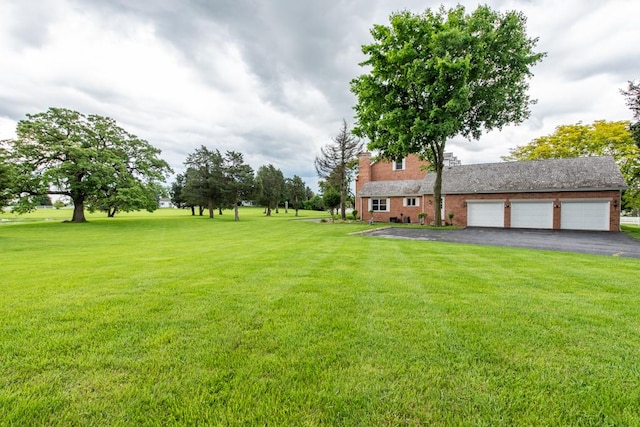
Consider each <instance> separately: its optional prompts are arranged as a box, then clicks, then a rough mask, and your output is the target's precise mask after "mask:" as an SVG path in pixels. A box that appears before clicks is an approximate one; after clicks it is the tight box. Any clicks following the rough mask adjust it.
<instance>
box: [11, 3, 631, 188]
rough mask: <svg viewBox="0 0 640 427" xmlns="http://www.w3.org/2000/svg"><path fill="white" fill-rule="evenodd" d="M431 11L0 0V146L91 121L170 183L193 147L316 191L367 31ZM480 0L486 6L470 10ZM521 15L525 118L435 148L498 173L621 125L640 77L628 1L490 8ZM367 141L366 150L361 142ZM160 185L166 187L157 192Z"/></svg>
mask: <svg viewBox="0 0 640 427" xmlns="http://www.w3.org/2000/svg"><path fill="white" fill-rule="evenodd" d="M458 3H460V4H462V5H464V6H465V7H466V8H467V10H468V11H469V12H470V11H472V10H474V9H475V8H476V7H477V6H478V4H479V3H478V2H474V1H460V2H450V1H431V0H422V1H415V0H136V1H129V0H0V139H5V138H12V137H14V136H15V127H16V124H17V122H18V121H19V120H22V119H25V118H26V114H34V113H38V112H44V111H46V110H47V109H49V108H50V107H62V108H69V109H73V110H76V111H79V112H81V113H84V114H87V115H88V114H99V115H103V116H108V117H111V118H113V119H115V120H116V121H117V122H118V124H119V125H120V126H121V127H123V128H124V129H126V130H127V131H129V132H130V133H133V134H135V135H137V136H138V137H140V138H142V139H144V140H146V141H148V142H149V143H150V144H151V145H153V146H155V147H157V148H159V149H161V150H162V154H161V157H162V158H163V159H164V160H166V161H167V162H168V163H169V164H170V165H171V167H172V168H173V169H174V170H175V172H176V173H180V172H182V171H183V170H184V165H183V162H184V160H185V159H186V156H187V155H188V154H189V153H192V152H193V151H194V150H195V149H196V148H198V147H200V146H202V145H204V146H206V147H208V148H210V149H218V150H220V151H221V152H225V151H227V150H234V151H239V152H241V153H243V154H244V157H245V161H246V162H247V163H249V164H250V165H251V166H252V167H253V168H254V169H255V170H257V169H258V168H259V167H260V166H262V165H268V164H273V165H274V166H275V167H277V168H279V169H280V170H282V172H283V174H284V176H285V177H293V176H294V175H298V176H300V177H301V178H302V179H303V180H304V181H305V182H306V183H307V185H309V186H310V187H311V188H312V189H314V190H317V180H318V177H317V174H316V171H315V167H314V159H315V157H316V156H317V155H318V154H319V152H320V148H321V147H322V146H324V145H327V144H330V143H332V139H333V138H334V137H335V136H336V135H337V134H338V132H339V131H340V128H341V125H342V120H343V119H344V120H346V121H347V124H348V126H349V127H352V126H353V124H354V121H355V118H354V110H353V106H354V105H355V104H356V98H355V95H353V94H352V93H351V92H350V90H349V83H350V81H351V80H352V79H353V78H355V77H357V76H359V75H361V74H363V73H366V72H367V69H365V68H363V67H361V66H360V65H359V63H360V62H362V61H363V60H364V59H365V57H364V55H363V54H362V51H361V46H362V45H363V44H367V43H370V42H372V40H373V39H372V37H371V35H370V32H369V31H370V29H371V28H372V26H373V25H375V24H388V22H389V15H390V14H391V13H393V12H398V11H402V10H410V11H413V12H416V13H419V12H423V11H424V10H425V9H426V8H432V9H438V8H439V7H440V5H444V6H445V7H446V8H450V7H453V6H455V5H456V4H458ZM483 4H484V3H483ZM486 4H488V5H489V6H490V7H492V8H493V9H495V10H499V11H508V10H517V11H521V12H522V13H524V15H525V16H526V17H527V34H528V35H529V36H530V37H538V38H539V41H538V44H537V47H536V50H537V51H539V52H546V54H547V56H546V57H545V58H544V59H543V60H542V62H540V63H538V64H537V65H536V66H535V67H534V68H533V73H534V76H533V78H532V79H531V80H530V82H529V84H530V91H529V94H530V96H531V97H532V98H534V99H537V103H536V104H535V105H533V106H532V108H531V116H530V118H529V119H528V120H527V121H525V122H524V123H521V124H519V125H513V126H508V127H506V128H504V129H502V130H501V131H491V132H488V133H485V134H484V135H483V136H482V137H481V138H480V139H479V140H471V141H469V140H467V139H464V138H461V137H457V138H453V139H452V140H450V141H448V142H447V151H450V152H452V153H453V154H454V155H455V156H457V157H458V158H459V159H460V160H461V161H462V163H463V164H473V163H488V162H498V161H500V157H501V156H504V155H507V154H508V153H509V149H510V148H514V147H516V146H518V145H523V144H527V143H528V142H530V141H532V140H533V139H534V138H537V137H540V136H543V135H548V134H551V133H553V132H554V130H555V128H556V127H557V126H559V125H563V124H574V123H577V122H582V123H591V122H593V121H594V120H631V119H632V115H631V111H630V110H629V109H628V107H627V106H626V105H625V99H624V97H623V96H622V95H621V94H620V89H624V88H626V87H627V82H628V81H629V80H639V79H640V25H638V23H637V17H638V16H640V2H639V1H637V0H563V1H558V0H488V1H486ZM365 142H366V141H365ZM171 181H172V178H170V179H169V180H168V183H169V182H171Z"/></svg>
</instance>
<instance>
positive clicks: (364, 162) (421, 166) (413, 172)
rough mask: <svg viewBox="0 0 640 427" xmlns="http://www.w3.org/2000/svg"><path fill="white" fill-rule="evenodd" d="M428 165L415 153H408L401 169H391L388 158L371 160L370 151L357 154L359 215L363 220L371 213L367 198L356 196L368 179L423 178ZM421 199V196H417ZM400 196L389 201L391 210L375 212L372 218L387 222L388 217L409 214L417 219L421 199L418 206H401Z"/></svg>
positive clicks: (391, 164) (411, 217)
mask: <svg viewBox="0 0 640 427" xmlns="http://www.w3.org/2000/svg"><path fill="white" fill-rule="evenodd" d="M428 165H429V162H428V161H424V160H420V159H419V158H418V156H416V155H409V156H407V157H406V158H405V165H404V166H405V168H404V169H403V170H393V163H392V162H390V161H388V160H377V161H375V162H372V160H371V153H368V152H364V153H360V155H359V156H358V176H357V177H356V209H357V210H358V212H359V215H361V217H362V218H363V219H364V220H367V221H368V220H369V219H370V217H371V215H370V214H369V212H368V211H369V200H368V198H367V199H364V200H363V199H362V198H361V197H359V196H358V194H359V193H360V190H361V189H362V186H363V185H364V184H365V183H366V182H369V181H395V180H405V179H413V180H419V179H423V178H424V177H425V175H426V174H427V171H426V167H427V166H428ZM418 198H419V199H422V197H418ZM402 204H403V200H402V198H396V199H394V200H392V201H391V203H390V206H388V208H389V209H390V210H391V212H380V213H376V214H375V217H374V220H375V221H383V222H389V218H391V217H397V218H400V214H403V216H410V219H411V222H417V221H418V212H420V210H421V208H422V205H423V204H422V200H421V201H420V206H411V207H409V206H402ZM378 218H379V219H378Z"/></svg>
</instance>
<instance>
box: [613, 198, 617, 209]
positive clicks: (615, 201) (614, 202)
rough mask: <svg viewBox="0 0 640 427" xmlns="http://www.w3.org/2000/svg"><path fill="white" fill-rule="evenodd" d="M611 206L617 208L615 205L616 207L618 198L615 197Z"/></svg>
mask: <svg viewBox="0 0 640 427" xmlns="http://www.w3.org/2000/svg"><path fill="white" fill-rule="evenodd" d="M613 207H614V208H617V207H618V199H615V200H614V201H613Z"/></svg>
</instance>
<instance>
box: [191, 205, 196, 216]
mask: <svg viewBox="0 0 640 427" xmlns="http://www.w3.org/2000/svg"><path fill="white" fill-rule="evenodd" d="M191 216H196V207H195V206H191Z"/></svg>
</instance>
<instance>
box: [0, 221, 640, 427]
mask: <svg viewBox="0 0 640 427" xmlns="http://www.w3.org/2000/svg"><path fill="white" fill-rule="evenodd" d="M67 216H68V217H67ZM240 216H241V221H239V222H234V221H233V214H232V212H231V211H225V213H224V215H222V216H218V215H216V217H215V218H214V219H209V218H207V217H206V216H205V217H198V216H196V217H191V216H190V215H189V213H188V212H187V211H182V210H171V209H162V210H159V211H156V212H154V213H146V212H142V213H130V214H120V215H117V216H116V217H115V218H106V216H105V214H103V213H95V214H88V215H87V218H88V219H89V222H87V223H83V224H68V223H62V222H61V221H62V220H65V219H69V218H70V212H69V211H63V210H60V211H55V210H47V211H39V212H36V213H34V214H31V215H27V216H24V217H20V222H11V221H5V222H2V223H1V225H0V253H1V254H2V267H1V268H2V277H3V280H2V285H0V286H1V287H2V295H3V296H2V298H1V299H0V325H1V326H0V425H194V424H195V425H203V424H208V425H343V426H370V425H638V424H640V286H639V285H640V279H639V278H638V274H637V271H638V267H640V261H639V260H635V259H624V258H617V257H605V256H596V255H580V254H569V253H557V252H550V251H535V250H524V249H513V248H494V247H487V246H477V245H476V246H474V245H460V244H449V243H439V242H425V241H409V240H395V239H376V238H371V237H367V236H362V235H357V234H353V233H355V232H358V231H362V230H366V229H369V228H371V226H369V225H368V224H365V223H344V224H343V223H336V224H331V223H329V222H327V223H317V222H311V221H303V220H301V219H310V218H319V217H322V218H327V219H328V215H327V214H326V213H323V212H306V211H301V217H299V218H296V217H295V216H294V214H293V211H292V210H289V213H288V214H285V213H284V212H283V210H281V211H280V213H279V214H275V213H274V214H273V216H272V217H270V218H267V217H264V216H263V215H262V210H261V209H256V208H243V209H241V211H240ZM15 218H16V217H15V216H14V215H12V214H8V213H4V214H0V219H15ZM10 222H11V223H10Z"/></svg>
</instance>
